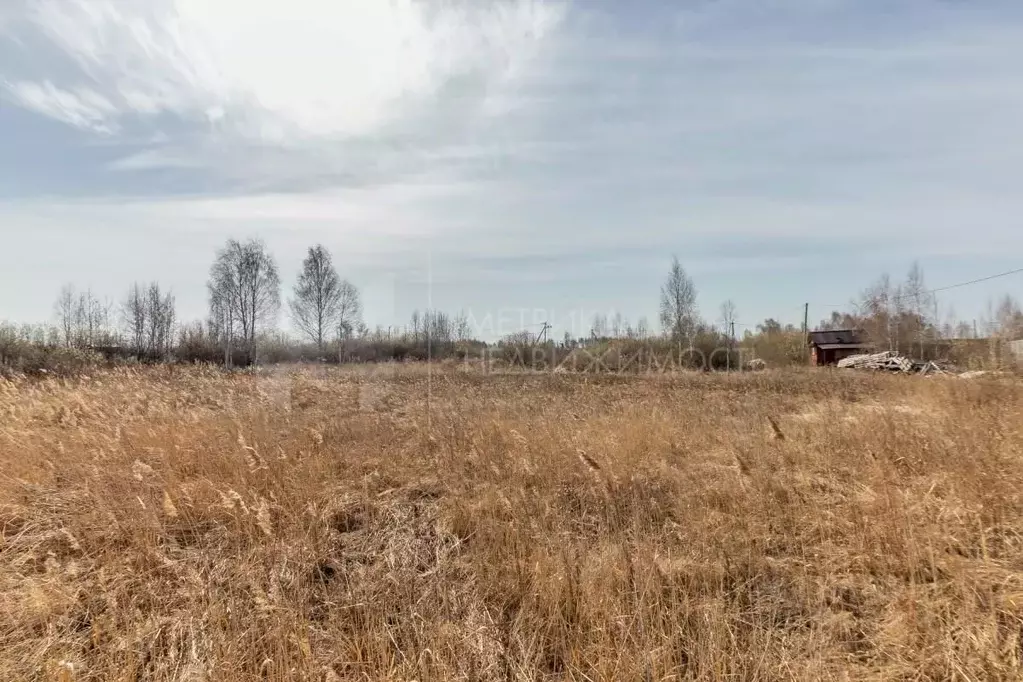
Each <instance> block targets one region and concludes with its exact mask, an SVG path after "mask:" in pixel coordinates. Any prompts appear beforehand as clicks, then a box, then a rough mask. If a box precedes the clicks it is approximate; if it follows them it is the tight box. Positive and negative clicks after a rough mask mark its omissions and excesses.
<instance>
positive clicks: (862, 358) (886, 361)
mask: <svg viewBox="0 0 1023 682" xmlns="http://www.w3.org/2000/svg"><path fill="white" fill-rule="evenodd" d="M838 366H839V367H842V368H846V369H873V370H886V371H889V372H905V373H907V374H908V373H909V372H912V371H913V370H914V365H913V361H912V360H910V359H909V358H907V357H904V356H902V355H899V354H898V353H896V352H895V351H890V350H889V351H885V352H883V353H870V354H867V355H850V356H849V357H847V358H843V359H841V360H839V361H838Z"/></svg>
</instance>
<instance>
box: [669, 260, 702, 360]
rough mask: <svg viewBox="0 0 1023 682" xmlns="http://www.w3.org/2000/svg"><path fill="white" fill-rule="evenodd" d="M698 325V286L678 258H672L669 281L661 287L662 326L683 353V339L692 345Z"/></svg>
mask: <svg viewBox="0 0 1023 682" xmlns="http://www.w3.org/2000/svg"><path fill="white" fill-rule="evenodd" d="M696 324H697V313H696V286H695V285H694V284H693V280H692V279H691V278H690V277H689V275H688V274H686V271H685V270H684V269H683V268H682V264H681V263H679V261H678V257H677V256H676V257H674V258H672V261H671V272H670V273H669V274H668V279H667V281H665V283H664V284H663V285H662V286H661V326H662V327H663V328H664V331H665V333H667V334H669V335H670V336H671V337H672V338H673V339H675V341H676V342H678V344H679V350H680V351H681V348H682V340H683V339H688V340H689V342H690V345H691V344H692V339H693V333H694V332H695V331H696Z"/></svg>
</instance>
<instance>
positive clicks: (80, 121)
mask: <svg viewBox="0 0 1023 682" xmlns="http://www.w3.org/2000/svg"><path fill="white" fill-rule="evenodd" d="M9 90H10V93H11V95H13V97H14V99H15V101H17V102H18V103H19V104H21V105H22V106H23V107H25V108H26V109H31V110H33V111H37V112H39V113H40V114H43V115H44V116H49V117H50V118H53V119H56V120H58V121H61V122H63V123H67V124H68V125H72V126H74V127H76V128H80V129H82V130H89V131H92V132H96V133H103V134H109V133H111V132H113V131H114V129H115V128H116V120H115V117H116V114H117V108H116V107H115V106H114V104H113V103H112V102H111V101H110V100H109V99H107V98H106V97H104V96H103V95H101V94H99V93H97V92H95V91H93V90H90V89H88V88H83V87H78V88H75V89H74V90H63V89H61V88H58V87H56V86H55V85H54V84H53V83H51V82H50V81H43V82H41V83H29V82H23V83H15V84H13V85H10V86H9Z"/></svg>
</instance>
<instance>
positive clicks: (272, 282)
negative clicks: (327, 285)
mask: <svg viewBox="0 0 1023 682" xmlns="http://www.w3.org/2000/svg"><path fill="white" fill-rule="evenodd" d="M208 287H209V292H210V313H211V318H213V319H214V320H219V328H220V332H221V334H222V335H223V342H224V346H225V351H224V354H225V358H226V359H227V360H228V361H229V360H230V352H231V351H230V349H231V344H232V340H233V338H234V336H235V329H234V328H235V325H238V326H239V327H240V329H239V330H238V331H240V332H241V334H240V336H241V340H242V343H244V344H245V347H246V350H247V351H248V353H249V359H250V361H251V360H253V359H254V358H255V351H256V337H257V330H258V328H259V327H260V326H264V325H268V326H272V325H273V324H275V323H276V319H277V313H278V310H279V308H280V295H281V294H280V276H279V275H278V273H277V264H276V263H275V262H274V260H273V257H272V256H271V255H270V254H269V253H268V252H267V250H266V246H265V245H264V244H263V242H262V241H260V240H257V239H250V240H249V241H247V242H245V243H241V242H238V241H237V240H234V239H230V240H228V242H227V244H226V245H225V246H224V248H222V249H220V250H219V251H218V252H217V255H216V258H215V260H214V262H213V265H212V267H211V268H210V279H209V282H208Z"/></svg>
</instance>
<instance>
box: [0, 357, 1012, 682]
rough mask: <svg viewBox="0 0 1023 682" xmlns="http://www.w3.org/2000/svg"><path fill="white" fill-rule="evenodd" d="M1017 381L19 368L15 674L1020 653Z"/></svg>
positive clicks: (9, 550)
mask: <svg viewBox="0 0 1023 682" xmlns="http://www.w3.org/2000/svg"><path fill="white" fill-rule="evenodd" d="M1021 408H1023V388H1021V386H1020V385H1019V384H1017V383H1014V382H1012V381H1009V380H999V381H987V380H976V381H971V382H962V381H960V382H953V381H925V380H920V379H919V378H907V377H887V376H863V375H858V374H855V373H835V372H797V371H794V372H767V373H762V374H750V375H741V376H740V375H731V376H720V375H710V376H706V375H696V374H694V375H685V376H676V377H666V376H660V377H656V378H621V377H601V376H587V377H582V376H577V375H572V374H558V375H537V374H509V375H491V376H483V375H479V374H473V373H471V372H463V371H458V370H456V369H448V370H439V371H436V372H434V373H432V374H429V375H428V373H427V372H425V371H423V370H422V369H421V368H413V369H398V370H391V369H389V368H388V369H387V370H386V371H378V370H377V369H375V368H357V369H355V370H324V369H319V368H318V369H314V370H291V369H278V370H273V371H267V372H259V373H255V372H254V373H239V374H235V375H225V374H222V373H220V372H217V371H212V370H200V369H183V368H171V369H151V370H145V371H119V372H113V373H104V374H98V375H96V376H92V377H89V378H87V379H86V378H83V379H77V380H64V381H43V382H27V381H22V382H16V383H15V382H0V417H2V418H0V465H2V467H3V472H4V475H3V477H2V478H0V679H4V680H36V679H39V680H47V679H52V680H62V681H67V680H168V681H169V680H190V681H199V680H294V679H308V680H347V679H371V680H421V681H424V680H459V679H461V680H545V679H566V680H608V681H610V680H633V679H635V680H655V679H657V680H660V679H674V680H719V679H736V680H776V679H787V680H822V679H834V680H867V679H870V680H877V679H963V680H996V679H1020V677H1021V676H1023V663H1021V660H1020V657H1021V651H1023V649H1021V627H1023V620H1021V619H1023V493H1021V492H1020V491H1021V490H1023V487H1021V484H1023V459H1021V456H1023V430H1021V429H1023V426H1021V423H1023V422H1021V420H1020V416H1021Z"/></svg>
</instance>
